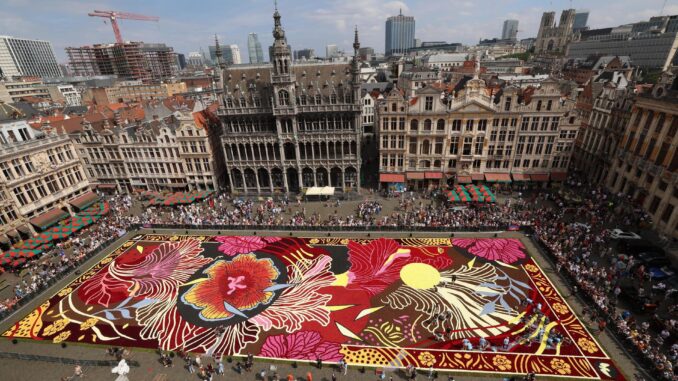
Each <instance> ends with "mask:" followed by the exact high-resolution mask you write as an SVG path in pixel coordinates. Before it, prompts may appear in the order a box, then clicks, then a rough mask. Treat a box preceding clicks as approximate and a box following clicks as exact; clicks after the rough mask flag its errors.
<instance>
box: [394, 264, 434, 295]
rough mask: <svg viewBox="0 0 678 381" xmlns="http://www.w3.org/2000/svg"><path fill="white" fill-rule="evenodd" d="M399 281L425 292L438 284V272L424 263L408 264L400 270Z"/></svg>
mask: <svg viewBox="0 0 678 381" xmlns="http://www.w3.org/2000/svg"><path fill="white" fill-rule="evenodd" d="M400 279H402V280H403V282H405V284H406V285H408V286H410V287H412V288H416V289H420V290H425V289H429V288H433V287H435V286H436V285H437V284H438V283H440V272H439V271H438V270H437V269H436V268H435V267H433V266H431V265H427V264H426V263H410V264H408V265H405V267H403V268H402V269H400Z"/></svg>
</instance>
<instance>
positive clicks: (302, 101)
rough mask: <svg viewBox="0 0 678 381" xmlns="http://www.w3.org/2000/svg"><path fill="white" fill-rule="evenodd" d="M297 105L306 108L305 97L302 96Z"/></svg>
mask: <svg viewBox="0 0 678 381" xmlns="http://www.w3.org/2000/svg"><path fill="white" fill-rule="evenodd" d="M299 104H301V105H302V106H306V95H304V94H302V95H301V96H300V97H299Z"/></svg>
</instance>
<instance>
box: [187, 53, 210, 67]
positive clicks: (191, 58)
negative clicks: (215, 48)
mask: <svg viewBox="0 0 678 381" xmlns="http://www.w3.org/2000/svg"><path fill="white" fill-rule="evenodd" d="M186 64H187V65H188V66H191V67H193V68H201V67H203V66H205V60H204V58H203V56H202V54H201V53H200V52H189V53H188V59H187V60H186Z"/></svg>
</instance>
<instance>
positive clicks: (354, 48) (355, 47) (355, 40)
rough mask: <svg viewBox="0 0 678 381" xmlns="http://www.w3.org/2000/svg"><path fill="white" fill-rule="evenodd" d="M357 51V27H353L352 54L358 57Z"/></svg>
mask: <svg viewBox="0 0 678 381" xmlns="http://www.w3.org/2000/svg"><path fill="white" fill-rule="evenodd" d="M358 49H360V41H359V40H358V26H357V25H356V26H355V37H354V38H353V53H354V55H358Z"/></svg>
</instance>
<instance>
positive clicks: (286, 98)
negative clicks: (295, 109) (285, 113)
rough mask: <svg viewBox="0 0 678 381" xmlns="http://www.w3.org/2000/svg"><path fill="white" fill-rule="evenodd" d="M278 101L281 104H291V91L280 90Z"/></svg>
mask: <svg viewBox="0 0 678 381" xmlns="http://www.w3.org/2000/svg"><path fill="white" fill-rule="evenodd" d="M278 102H279V103H280V105H281V106H289V105H290V93H288V92H287V91H285V90H280V91H278Z"/></svg>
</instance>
